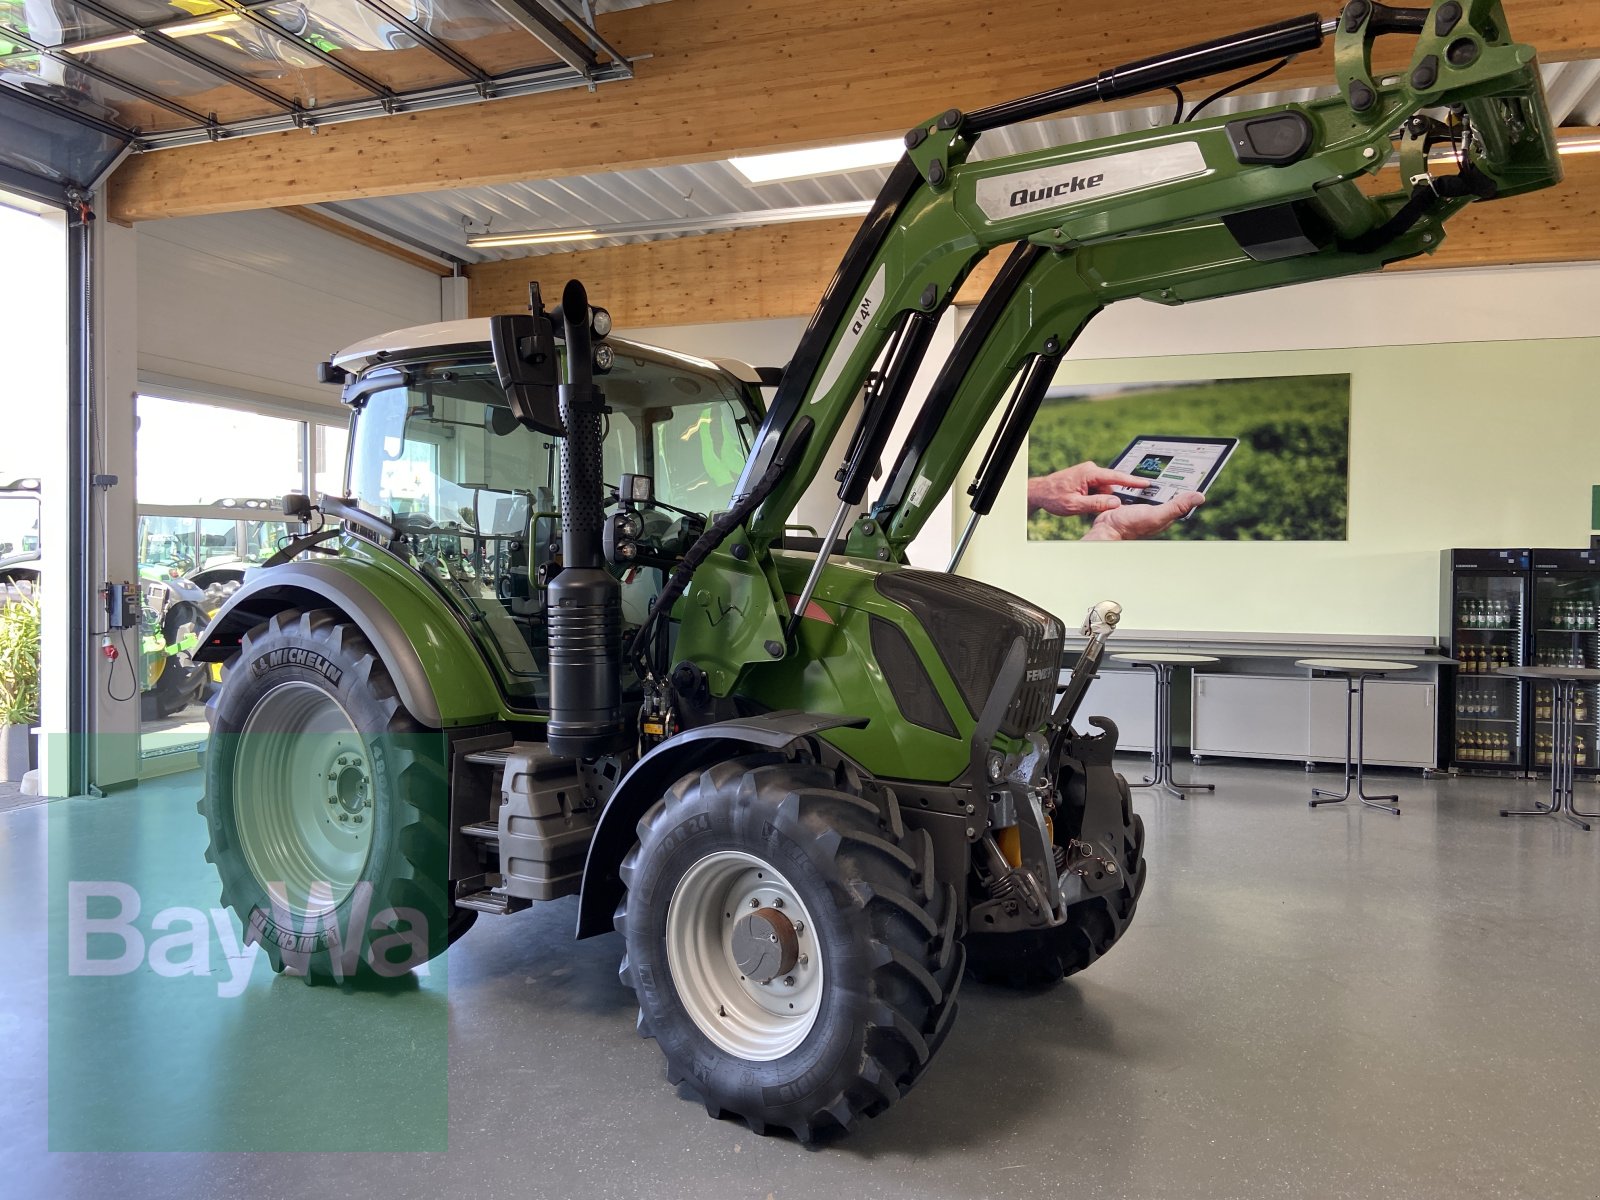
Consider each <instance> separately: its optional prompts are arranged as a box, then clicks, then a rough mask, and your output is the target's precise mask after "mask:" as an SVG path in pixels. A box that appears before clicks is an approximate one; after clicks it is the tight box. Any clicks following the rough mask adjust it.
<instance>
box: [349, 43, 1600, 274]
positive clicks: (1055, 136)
mask: <svg viewBox="0 0 1600 1200" xmlns="http://www.w3.org/2000/svg"><path fill="white" fill-rule="evenodd" d="M1544 78H1545V86H1546V89H1547V91H1548V94H1549V98H1550V108H1551V113H1552V116H1554V117H1555V119H1556V121H1557V123H1558V124H1562V125H1567V126H1586V127H1588V126H1595V125H1600V61H1584V62H1568V63H1556V64H1552V65H1548V66H1546V67H1544ZM1330 91H1331V89H1312V88H1303V89H1299V90H1295V91H1284V92H1275V93H1271V94H1268V95H1260V94H1257V95H1254V96H1245V97H1227V98H1225V99H1223V100H1221V101H1218V102H1217V103H1216V104H1214V105H1212V106H1211V107H1210V108H1208V109H1207V115H1208V116H1209V115H1212V114H1218V115H1220V114H1228V113H1234V112H1238V111H1240V110H1242V109H1255V108H1261V107H1265V106H1268V105H1272V104H1283V103H1289V102H1291V101H1302V100H1309V99H1312V98H1315V97H1317V96H1322V95H1327V94H1329V92H1330ZM1197 99H1198V97H1190V102H1191V103H1193V102H1194V101H1195V100H1197ZM1171 118H1172V104H1171V103H1170V102H1168V103H1164V104H1162V105H1160V106H1157V107H1151V108H1142V109H1125V110H1119V111H1111V112H1093V113H1089V114H1087V115H1084V116H1077V117H1064V118H1058V119H1055V120H1047V121H1037V122H1032V123H1029V124H1025V125H1017V126H1012V127H1010V128H1007V129H1001V130H996V131H994V132H992V133H989V134H986V135H984V137H983V139H982V141H980V142H979V144H978V149H977V152H976V155H975V157H978V158H986V157H987V158H994V157H999V156H1002V155H1006V154H1014V153H1018V152H1021V151H1026V150H1037V149H1042V148H1044V147H1046V146H1057V145H1066V144H1070V143H1072V142H1079V141H1087V140H1091V139H1094V138H1099V137H1106V136H1108V135H1111V134H1116V133H1126V132H1129V131H1132V130H1135V129H1149V128H1153V127H1155V126H1157V125H1161V124H1164V123H1166V122H1167V121H1169V120H1171ZM887 174H888V171H887V169H886V168H872V169H869V170H861V171H851V172H848V173H845V174H839V175H829V176H824V177H819V178H812V179H801V180H794V181H790V182H786V183H764V184H759V185H753V184H750V183H749V182H747V181H746V180H745V178H744V176H743V175H741V174H740V173H739V172H738V171H736V170H735V169H734V168H733V167H732V166H730V165H729V164H728V163H726V162H722V161H715V162H702V163H690V164H685V165H681V166H672V167H653V168H648V169H643V170H636V171H617V172H612V173H609V174H599V175H582V176H574V177H569V178H564V179H544V180H537V181H535V182H532V183H513V184H500V185H497V186H493V187H471V188H460V189H456V190H452V191H438V192H426V193H419V194H416V195H409V196H390V197H383V198H378V199H369V200H355V201H347V202H344V203H341V204H337V205H327V206H325V207H326V208H327V209H328V210H329V211H330V212H333V213H335V214H337V215H340V216H343V217H346V218H349V219H351V220H354V221H358V222H359V223H361V224H363V225H366V226H368V227H369V228H375V229H379V230H382V231H386V232H389V233H392V234H394V235H396V236H397V237H399V238H401V239H403V240H405V241H406V242H408V243H410V244H413V245H417V246H421V247H427V248H431V249H432V250H434V251H436V252H442V253H443V254H445V255H448V256H451V257H455V258H458V259H461V260H462V261H465V262H484V261H487V260H490V259H497V258H521V257H526V256H527V255H529V254H537V253H560V252H563V251H566V250H571V249H573V248H574V246H573V245H571V244H567V245H554V246H543V247H541V246H507V247H494V248H482V247H478V248H474V247H469V246H468V245H467V238H468V236H469V235H471V234H481V233H485V232H495V233H510V232H522V231H529V230H539V229H573V228H586V229H597V230H601V231H604V230H605V229H606V228H607V227H609V226H616V225H635V224H638V223H640V222H645V221H663V220H682V219H685V218H688V219H691V220H692V219H696V218H700V217H704V218H706V219H707V225H706V226H705V227H700V228H695V229H691V230H688V231H686V232H684V233H679V234H674V235H667V236H678V237H686V236H693V234H695V233H706V232H710V231H711V230H712V229H713V228H715V227H716V224H715V223H716V219H717V218H719V217H725V216H727V215H729V214H734V213H754V212H760V211H761V210H764V209H777V208H793V207H797V206H802V205H814V204H833V203H839V202H842V201H851V200H856V201H861V200H870V199H872V198H873V197H874V196H875V195H877V193H878V189H879V188H880V187H882V185H883V181H884V178H885V177H886V176H887ZM660 236H662V235H629V236H615V237H605V238H599V239H591V240H587V241H584V242H583V243H581V246H582V248H584V249H588V248H592V247H599V246H616V245H623V244H626V243H630V242H642V241H651V240H658V239H659V237H660Z"/></svg>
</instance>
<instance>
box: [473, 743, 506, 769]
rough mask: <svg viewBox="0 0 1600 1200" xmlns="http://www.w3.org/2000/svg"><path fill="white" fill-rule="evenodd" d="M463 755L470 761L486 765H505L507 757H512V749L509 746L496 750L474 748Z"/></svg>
mask: <svg viewBox="0 0 1600 1200" xmlns="http://www.w3.org/2000/svg"><path fill="white" fill-rule="evenodd" d="M462 757H464V758H465V759H466V760H467V761H468V762H469V763H478V764H480V765H482V766H485V767H503V766H505V763H506V759H508V758H510V757H511V750H510V748H509V747H506V748H497V749H494V750H474V751H472V752H471V753H470V754H466V755H463V756H462Z"/></svg>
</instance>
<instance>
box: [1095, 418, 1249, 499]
mask: <svg viewBox="0 0 1600 1200" xmlns="http://www.w3.org/2000/svg"><path fill="white" fill-rule="evenodd" d="M1238 445H1239V439H1238V438H1174V437H1153V436H1150V435H1141V436H1140V437H1136V438H1134V439H1133V441H1131V442H1129V443H1128V448H1127V449H1126V450H1124V451H1123V452H1122V453H1121V454H1120V455H1118V456H1117V458H1116V460H1115V461H1114V462H1113V463H1112V473H1116V474H1125V475H1126V476H1127V477H1128V479H1131V480H1133V482H1131V483H1130V482H1127V480H1119V481H1117V483H1116V484H1115V485H1114V486H1113V487H1112V489H1111V491H1112V494H1113V495H1115V496H1116V497H1117V499H1118V502H1119V503H1122V504H1145V505H1163V504H1172V503H1174V502H1176V501H1178V500H1180V498H1182V497H1184V496H1186V495H1187V494H1188V493H1191V492H1196V493H1200V494H1202V495H1203V494H1204V493H1205V491H1206V489H1208V488H1209V487H1210V486H1211V483H1212V480H1214V479H1216V477H1217V475H1218V474H1219V473H1220V472H1221V471H1222V467H1223V464H1225V463H1226V462H1227V461H1228V458H1229V456H1230V455H1232V454H1233V451H1234V448H1235V447H1237V446H1238ZM1197 507H1199V506H1198V504H1189V505H1188V506H1187V507H1186V508H1185V511H1184V513H1183V515H1184V516H1187V515H1188V514H1189V513H1190V512H1193V511H1194V509H1195V508H1197Z"/></svg>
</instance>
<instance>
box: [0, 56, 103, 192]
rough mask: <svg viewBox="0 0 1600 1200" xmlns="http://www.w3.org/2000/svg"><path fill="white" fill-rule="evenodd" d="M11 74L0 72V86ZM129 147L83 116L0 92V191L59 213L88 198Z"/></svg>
mask: <svg viewBox="0 0 1600 1200" xmlns="http://www.w3.org/2000/svg"><path fill="white" fill-rule="evenodd" d="M3 37H4V33H3V31H0V39H3ZM12 74H13V72H12V71H11V70H9V69H7V68H4V67H3V66H0V80H4V81H5V82H6V83H7V84H10V83H12V81H11V79H10V76H11V75H12ZM132 141H133V136H132V134H130V133H128V132H127V131H125V130H119V129H117V128H116V127H114V126H111V125H107V124H105V123H103V122H100V121H97V120H95V119H94V118H92V117H90V116H89V115H88V114H81V115H75V114H73V113H72V112H71V110H70V109H69V108H63V107H61V106H58V105H56V104H52V103H50V102H48V101H44V100H40V99H38V98H36V97H35V96H33V95H32V94H31V93H30V92H28V91H25V90H22V89H21V88H19V87H17V86H0V188H3V189H4V190H6V191H10V192H16V193H18V194H20V195H23V196H28V197H30V198H32V199H35V200H38V201H40V202H41V203H44V204H51V205H55V206H58V207H62V208H65V207H67V206H68V205H70V204H73V203H75V202H76V201H77V199H78V198H79V197H80V196H81V195H82V194H85V193H87V192H89V190H90V189H91V188H93V187H94V185H95V184H96V183H98V182H99V180H100V179H101V178H102V177H103V176H104V175H105V174H106V172H107V171H109V170H110V169H111V168H112V166H113V165H115V164H116V162H117V160H118V159H119V158H121V156H122V154H123V152H124V151H126V150H127V148H128V147H129V145H130V144H131V143H132Z"/></svg>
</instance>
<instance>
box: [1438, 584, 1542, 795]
mask: <svg viewBox="0 0 1600 1200" xmlns="http://www.w3.org/2000/svg"><path fill="white" fill-rule="evenodd" d="M1525 593H1526V576H1523V575H1509V574H1497V573H1491V572H1488V571H1483V572H1465V571H1457V572H1456V573H1455V575H1454V588H1453V595H1452V612H1453V614H1454V616H1453V621H1452V626H1453V629H1452V638H1451V641H1452V644H1453V646H1454V652H1455V658H1456V661H1457V662H1458V663H1459V664H1460V665H1459V666H1458V667H1457V674H1458V679H1457V684H1456V698H1455V746H1454V749H1453V754H1454V759H1455V763H1456V765H1457V766H1460V767H1465V768H1469V769H1481V768H1487V769H1491V770H1518V771H1520V770H1522V769H1523V767H1524V754H1523V690H1522V688H1521V686H1520V681H1519V680H1517V679H1514V678H1512V677H1510V676H1507V675H1500V674H1498V673H1497V672H1498V671H1499V669H1500V668H1501V667H1520V666H1523V665H1524V662H1523V645H1524V638H1523V634H1522V630H1523V615H1524V612H1525V609H1526V604H1525Z"/></svg>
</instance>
